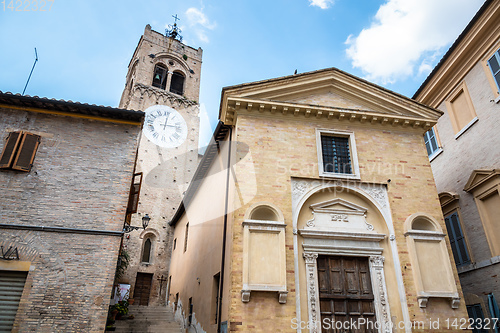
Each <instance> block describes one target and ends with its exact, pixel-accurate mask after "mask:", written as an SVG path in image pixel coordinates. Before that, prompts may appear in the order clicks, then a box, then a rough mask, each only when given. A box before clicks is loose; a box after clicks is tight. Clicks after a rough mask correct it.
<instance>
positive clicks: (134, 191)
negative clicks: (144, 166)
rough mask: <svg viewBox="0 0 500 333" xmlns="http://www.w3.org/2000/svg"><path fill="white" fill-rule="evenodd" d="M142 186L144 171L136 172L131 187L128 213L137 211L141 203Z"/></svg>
mask: <svg viewBox="0 0 500 333" xmlns="http://www.w3.org/2000/svg"><path fill="white" fill-rule="evenodd" d="M141 186H142V172H139V173H135V174H134V178H133V179H132V186H131V187H130V196H129V200H128V207H127V214H132V213H137V206H138V205H139V194H140V193H141Z"/></svg>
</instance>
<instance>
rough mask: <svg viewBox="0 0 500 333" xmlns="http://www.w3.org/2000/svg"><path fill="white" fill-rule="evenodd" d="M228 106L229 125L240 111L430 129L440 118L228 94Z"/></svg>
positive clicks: (225, 121) (223, 119)
mask: <svg viewBox="0 0 500 333" xmlns="http://www.w3.org/2000/svg"><path fill="white" fill-rule="evenodd" d="M226 104H227V107H226V109H225V110H224V111H225V112H224V113H223V114H222V115H223V118H222V119H221V120H222V121H223V122H224V123H225V124H227V125H234V123H235V120H236V118H237V115H238V113H242V112H245V113H255V114H274V115H282V116H288V117H290V116H291V117H294V118H316V119H322V120H339V121H342V120H346V121H348V122H359V123H371V124H382V125H389V126H395V127H396V126H399V127H403V128H405V127H413V128H423V129H424V130H426V131H427V130H429V129H430V128H431V127H432V126H434V125H435V124H436V122H437V119H432V118H424V117H411V116H408V115H403V114H400V115H390V114H385V113H379V112H374V111H368V110H359V109H347V108H338V107H327V106H320V105H307V104H298V103H287V102H277V101H268V100H256V99H248V98H239V97H228V98H227V100H226Z"/></svg>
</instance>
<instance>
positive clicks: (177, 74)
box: [169, 70, 186, 95]
mask: <svg viewBox="0 0 500 333" xmlns="http://www.w3.org/2000/svg"><path fill="white" fill-rule="evenodd" d="M185 81H186V75H184V73H182V72H181V71H178V70H175V71H174V72H173V73H172V77H171V78H170V89H169V91H170V92H171V93H174V94H177V95H183V94H184V82H185Z"/></svg>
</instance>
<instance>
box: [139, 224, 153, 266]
mask: <svg viewBox="0 0 500 333" xmlns="http://www.w3.org/2000/svg"><path fill="white" fill-rule="evenodd" d="M148 231H149V230H148ZM141 238H142V250H141V264H144V265H150V264H152V263H153V253H154V243H155V240H156V235H155V234H154V233H151V232H148V233H146V234H144V235H143V237H141Z"/></svg>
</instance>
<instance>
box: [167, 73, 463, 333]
mask: <svg viewBox="0 0 500 333" xmlns="http://www.w3.org/2000/svg"><path fill="white" fill-rule="evenodd" d="M441 115H442V112H441V111H439V110H437V109H433V108H430V107H427V106H425V105H423V104H420V103H418V102H415V101H413V100H410V99H408V98H406V97H403V96H401V95H398V94H396V93H393V92H391V91H388V90H386V89H384V88H381V87H378V86H376V85H373V84H371V83H369V82H367V81H364V80H362V79H359V78H357V77H354V76H352V75H350V74H348V73H345V72H343V71H340V70H338V69H335V68H330V69H324V70H318V71H314V72H309V73H303V74H298V75H292V76H287V77H281V78H276V79H270V80H265V81H259V82H253V83H248V84H242V85H238V86H232V87H226V88H224V89H223V91H222V100H221V108H220V114H219V119H220V121H221V123H220V124H219V126H218V128H217V130H216V132H215V134H214V138H213V141H212V146H211V148H210V149H209V150H208V154H206V156H204V158H203V160H202V161H201V163H200V166H199V168H198V170H197V171H196V174H195V176H194V182H193V183H192V184H191V185H190V188H189V189H188V191H187V192H186V197H185V200H184V202H183V203H182V204H181V205H180V207H179V209H178V210H177V212H176V215H175V216H174V217H173V219H172V221H171V222H170V224H171V225H172V226H173V227H174V233H173V252H172V259H171V264H170V273H169V274H170V275H169V280H171V284H170V287H169V289H170V290H169V295H170V297H169V304H170V305H171V306H172V307H173V309H174V310H175V312H176V316H177V318H178V319H179V320H180V321H182V322H183V323H184V325H185V327H186V328H188V329H191V330H192V331H193V332H194V331H197V332H202V331H204V332H225V331H244V332H250V331H251V332H270V331H282V332H333V331H335V329H337V330H338V329H345V330H348V329H352V330H360V331H366V332H424V331H429V330H433V331H435V332H451V331H456V328H453V327H452V326H451V325H452V324H453V322H455V323H457V322H460V320H462V321H463V320H466V319H467V312H466V307H465V302H464V299H463V295H462V291H461V288H460V284H459V280H458V275H457V269H456V267H455V265H452V260H453V257H452V255H451V249H450V242H449V240H448V238H446V237H445V223H444V220H443V217H442V214H441V208H440V204H439V200H438V194H437V191H436V188H435V183H434V179H433V175H432V171H431V168H430V163H429V160H428V157H427V154H426V151H425V144H424V138H423V134H424V133H425V132H426V131H427V130H429V129H430V128H431V127H432V126H433V125H434V124H435V123H436V122H437V120H438V118H439V117H440V116H441Z"/></svg>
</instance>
